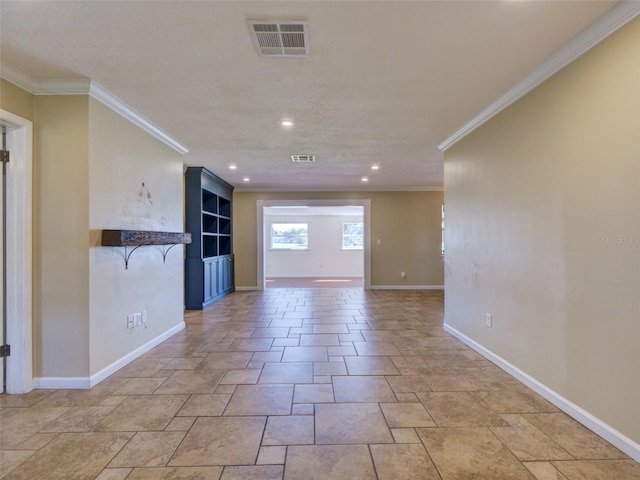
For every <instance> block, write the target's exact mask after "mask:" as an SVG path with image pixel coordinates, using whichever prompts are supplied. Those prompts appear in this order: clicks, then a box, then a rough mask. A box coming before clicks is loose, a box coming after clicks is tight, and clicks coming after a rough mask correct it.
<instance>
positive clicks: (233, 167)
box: [229, 164, 238, 170]
mask: <svg viewBox="0 0 640 480" xmlns="http://www.w3.org/2000/svg"><path fill="white" fill-rule="evenodd" d="M236 168H238V167H236V166H235V165H233V164H231V165H229V170H235V169H236Z"/></svg>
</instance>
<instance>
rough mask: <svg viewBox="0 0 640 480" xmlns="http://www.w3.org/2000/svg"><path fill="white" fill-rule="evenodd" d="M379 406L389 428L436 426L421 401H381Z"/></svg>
mask: <svg viewBox="0 0 640 480" xmlns="http://www.w3.org/2000/svg"><path fill="white" fill-rule="evenodd" d="M380 408H382V413H383V414H384V417H385V418H386V420H387V423H388V424H389V427H391V428H417V427H435V426H436V424H435V422H434V421H433V419H432V418H431V416H430V415H429V413H428V412H427V411H426V410H425V408H424V407H423V406H422V404H421V403H381V404H380Z"/></svg>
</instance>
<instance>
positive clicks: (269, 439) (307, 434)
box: [262, 415, 314, 445]
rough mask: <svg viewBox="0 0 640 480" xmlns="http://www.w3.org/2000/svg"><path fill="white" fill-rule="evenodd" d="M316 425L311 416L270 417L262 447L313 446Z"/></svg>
mask: <svg viewBox="0 0 640 480" xmlns="http://www.w3.org/2000/svg"><path fill="white" fill-rule="evenodd" d="M313 442H314V423H313V417H312V416H311V415H301V416H296V415H288V416H275V417H269V418H268V420H267V427H266V429H265V431H264V437H263V438H262V445H311V444H313Z"/></svg>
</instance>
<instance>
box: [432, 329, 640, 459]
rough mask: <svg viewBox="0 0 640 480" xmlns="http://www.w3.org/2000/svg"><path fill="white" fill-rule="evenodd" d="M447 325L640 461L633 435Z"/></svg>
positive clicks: (451, 332) (510, 371)
mask: <svg viewBox="0 0 640 480" xmlns="http://www.w3.org/2000/svg"><path fill="white" fill-rule="evenodd" d="M444 329H445V331H446V332H449V333H450V334H451V335H453V336H454V337H456V338H457V339H458V340H460V341H462V342H463V343H465V344H466V345H468V346H469V347H471V348H472V349H474V350H475V351H476V352H478V353H479V354H480V355H482V356H483V357H485V358H487V359H488V360H490V361H491V362H493V363H495V364H496V365H498V366H499V367H500V368H502V369H503V370H504V371H506V372H507V373H509V374H511V375H512V376H514V377H515V378H516V379H518V380H520V381H521V382H522V383H524V384H525V385H526V386H527V387H529V388H530V389H532V390H533V391H535V392H536V393H538V394H539V395H541V396H543V397H544V398H546V399H547V400H549V401H550V402H551V403H553V404H554V405H555V406H556V407H558V408H559V409H560V410H562V411H563V412H565V413H566V414H567V415H569V416H570V417H573V418H574V419H575V420H577V421H578V422H580V423H581V424H582V425H584V426H585V427H587V428H588V429H589V430H591V431H593V432H594V433H595V434H597V435H599V436H601V437H602V438H604V439H605V440H606V441H607V442H609V443H610V444H612V445H613V446H614V447H616V448H618V449H620V450H621V451H623V452H624V453H626V454H627V455H629V456H630V457H631V458H633V459H634V460H635V461H636V462H640V444H638V443H636V442H634V441H633V440H631V439H630V438H629V437H627V436H626V435H624V434H623V433H620V432H619V431H617V430H616V429H615V428H613V427H611V426H610V425H607V424H606V423H604V422H603V421H602V420H600V419H598V418H596V417H594V416H593V415H592V414H590V413H589V412H587V411H586V410H584V409H583V408H581V407H579V406H578V405H576V404H575V403H573V402H571V401H570V400H567V399H566V398H564V397H563V396H562V395H560V394H559V393H557V392H555V391H553V390H551V389H550V388H549V387H547V386H546V385H544V384H542V383H540V382H539V381H538V380H536V379H535V378H533V377H532V376H530V375H529V374H527V373H525V372H523V371H522V370H520V369H519V368H518V367H516V366H515V365H512V364H511V363H509V362H507V361H506V360H505V359H503V358H502V357H500V356H498V355H496V354H495V353H493V352H492V351H490V350H487V349H486V348H485V347H483V346H482V345H480V344H479V343H477V342H476V341H475V340H472V339H471V338H469V337H467V336H466V335H465V334H464V333H462V332H459V331H458V330H456V329H455V328H454V327H452V326H451V325H448V324H446V323H445V324H444Z"/></svg>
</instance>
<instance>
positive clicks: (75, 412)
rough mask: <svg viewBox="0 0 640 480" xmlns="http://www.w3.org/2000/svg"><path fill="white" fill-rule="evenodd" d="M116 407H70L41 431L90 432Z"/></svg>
mask: <svg viewBox="0 0 640 480" xmlns="http://www.w3.org/2000/svg"><path fill="white" fill-rule="evenodd" d="M114 408H116V407H71V408H70V409H69V411H68V412H66V413H64V414H62V415H61V416H59V417H58V418H57V419H56V420H54V421H53V422H51V423H50V424H49V425H47V426H46V427H44V428H41V429H40V432H41V433H53V432H56V433H58V432H67V433H71V432H90V431H91V430H93V429H94V427H95V426H96V425H97V424H98V423H100V421H101V420H102V419H103V418H104V417H106V416H107V415H108V414H110V413H111V412H112V411H113V409H114Z"/></svg>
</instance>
